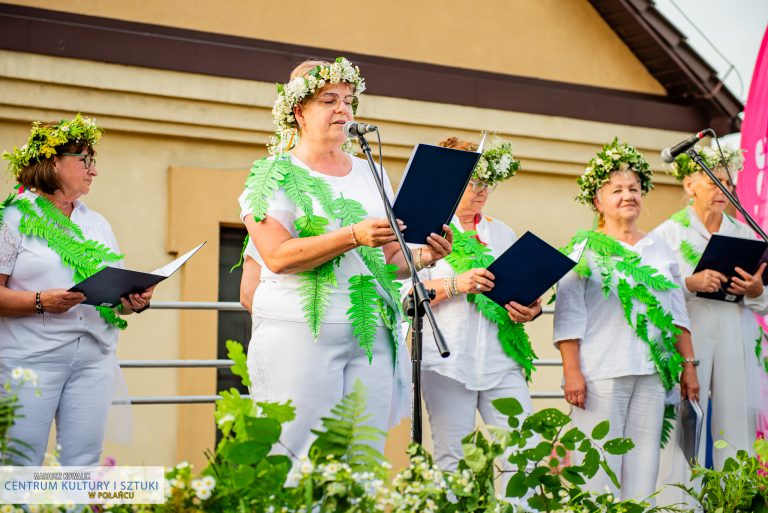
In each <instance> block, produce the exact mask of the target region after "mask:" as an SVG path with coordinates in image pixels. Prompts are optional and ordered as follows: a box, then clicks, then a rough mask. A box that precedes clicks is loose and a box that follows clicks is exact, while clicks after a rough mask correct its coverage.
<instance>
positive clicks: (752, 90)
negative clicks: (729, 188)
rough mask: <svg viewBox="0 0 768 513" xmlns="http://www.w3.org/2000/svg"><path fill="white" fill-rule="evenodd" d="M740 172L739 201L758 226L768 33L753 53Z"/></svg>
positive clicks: (767, 113)
mask: <svg viewBox="0 0 768 513" xmlns="http://www.w3.org/2000/svg"><path fill="white" fill-rule="evenodd" d="M741 147H742V149H743V150H744V170H743V171H742V172H741V173H740V174H739V186H738V190H739V199H741V203H742V204H743V205H744V208H745V209H746V210H747V212H749V213H750V214H752V217H754V218H755V221H757V223H758V224H759V225H760V226H763V227H765V226H766V221H767V220H768V177H766V176H765V175H766V171H767V169H766V167H767V166H766V164H768V158H766V154H768V30H766V33H765V35H764V36H763V44H762V45H761V47H760V52H759V53H758V54H757V64H756V65H755V72H754V74H753V75H752V85H751V86H750V87H749V97H748V98H747V104H746V106H745V108H744V123H742V125H741Z"/></svg>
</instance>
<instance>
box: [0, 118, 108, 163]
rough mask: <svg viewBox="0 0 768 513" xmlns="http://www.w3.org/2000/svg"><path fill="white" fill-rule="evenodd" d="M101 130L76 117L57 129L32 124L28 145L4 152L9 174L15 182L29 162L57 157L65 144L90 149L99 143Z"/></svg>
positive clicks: (91, 123) (54, 126)
mask: <svg viewBox="0 0 768 513" xmlns="http://www.w3.org/2000/svg"><path fill="white" fill-rule="evenodd" d="M101 134H102V130H101V128H99V127H98V126H96V122H95V121H94V120H93V119H92V118H84V117H83V116H82V115H81V114H79V113H78V114H77V115H76V116H75V117H74V118H73V119H62V120H61V121H60V122H59V123H58V124H56V125H43V124H42V123H40V122H39V121H36V122H34V123H32V131H31V132H30V135H29V140H28V141H27V144H25V145H24V146H22V147H21V148H13V151H12V152H7V151H5V152H3V155H2V156H3V158H4V159H5V160H7V161H8V173H9V174H10V175H11V176H13V177H14V178H18V176H19V173H21V170H22V169H24V168H25V167H26V166H28V165H29V164H30V163H31V162H35V161H36V160H39V159H41V158H50V157H51V156H53V155H56V148H57V147H59V146H62V145H64V144H67V143H72V142H84V143H86V144H88V146H93V145H95V144H96V143H97V142H99V139H101Z"/></svg>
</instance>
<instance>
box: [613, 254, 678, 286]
mask: <svg viewBox="0 0 768 513" xmlns="http://www.w3.org/2000/svg"><path fill="white" fill-rule="evenodd" d="M616 270H617V271H619V272H621V273H623V274H624V275H626V276H630V277H632V279H634V280H635V282H637V283H642V284H644V285H645V286H647V287H649V288H651V289H653V290H658V291H665V290H670V289H676V288H678V286H677V284H676V283H674V282H673V281H671V280H669V279H668V278H667V277H666V276H664V275H662V274H661V273H659V272H658V271H657V270H656V269H654V268H653V267H651V266H649V265H637V263H636V262H628V261H627V260H619V261H618V262H616Z"/></svg>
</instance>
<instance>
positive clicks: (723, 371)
mask: <svg viewBox="0 0 768 513" xmlns="http://www.w3.org/2000/svg"><path fill="white" fill-rule="evenodd" d="M701 303H702V302H691V303H689V304H688V309H689V314H690V317H691V337H692V340H693V350H694V353H695V354H696V358H697V359H698V360H699V362H700V364H699V366H698V367H697V368H696V374H697V376H698V378H699V387H700V389H701V392H700V397H701V398H702V399H701V401H700V404H701V410H702V411H703V412H704V422H703V426H704V428H703V429H704V433H706V429H707V425H708V423H710V422H711V428H712V437H713V439H714V440H719V439H721V438H722V439H725V440H727V441H728V443H729V444H730V446H729V447H726V448H725V449H714V450H713V451H712V459H713V463H714V465H715V468H716V469H721V468H723V463H725V460H726V459H727V458H728V457H735V456H736V451H737V450H739V449H743V450H745V451H747V452H748V453H750V454H754V449H753V447H752V445H753V444H754V443H755V426H756V418H755V413H754V411H751V410H750V408H749V406H748V392H749V391H748V389H747V388H748V380H747V377H748V372H747V370H746V364H745V361H746V359H747V358H746V356H747V355H745V351H747V350H749V351H752V350H753V348H754V340H755V338H756V337H757V329H756V328H755V330H754V331H755V332H754V333H749V332H748V331H751V330H747V329H746V328H748V327H749V326H755V324H754V321H752V319H751V316H752V314H751V312H747V315H748V316H749V317H748V321H750V322H744V319H743V318H742V317H743V313H744V312H742V309H743V307H741V306H740V305H731V304H721V302H720V301H708V302H706V303H704V304H701ZM710 393H711V394H712V411H709V402H708V401H707V397H709V394H710ZM721 432H722V434H720V433H721ZM705 437H706V434H704V435H703V436H702V443H701V446H700V447H699V462H700V463H702V464H704V461H705V456H706V451H707V444H706V438H705Z"/></svg>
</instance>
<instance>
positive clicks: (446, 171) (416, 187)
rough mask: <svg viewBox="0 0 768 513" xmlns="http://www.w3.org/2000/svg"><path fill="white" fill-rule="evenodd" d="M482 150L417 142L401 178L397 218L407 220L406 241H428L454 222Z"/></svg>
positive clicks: (396, 208) (396, 201)
mask: <svg viewBox="0 0 768 513" xmlns="http://www.w3.org/2000/svg"><path fill="white" fill-rule="evenodd" d="M479 159H480V153H478V152H474V151H464V150H457V149H454V148H443V147H441V146H433V145H431V144H417V145H416V147H415V148H414V149H413V153H411V158H410V160H408V165H407V166H406V168H405V172H404V173H403V179H402V180H401V181H400V187H398V190H397V195H396V196H395V204H394V205H393V206H392V208H393V210H394V211H395V217H397V218H398V219H400V220H401V221H403V222H404V223H405V225H406V226H407V228H406V229H405V231H404V232H403V236H404V237H405V242H408V243H411V244H426V241H427V237H429V234H431V233H443V225H444V224H451V219H453V214H454V213H455V212H456V208H457V207H458V206H459V200H460V199H461V196H462V195H463V194H464V190H465V189H466V187H467V184H468V183H469V179H470V178H471V176H472V171H473V170H474V169H475V165H476V164H477V161H478V160H479Z"/></svg>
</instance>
